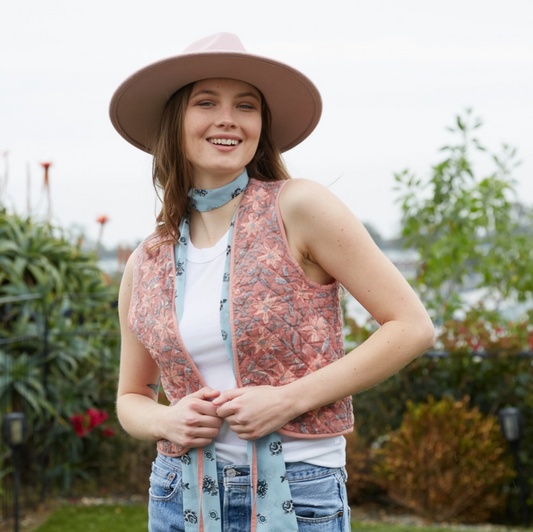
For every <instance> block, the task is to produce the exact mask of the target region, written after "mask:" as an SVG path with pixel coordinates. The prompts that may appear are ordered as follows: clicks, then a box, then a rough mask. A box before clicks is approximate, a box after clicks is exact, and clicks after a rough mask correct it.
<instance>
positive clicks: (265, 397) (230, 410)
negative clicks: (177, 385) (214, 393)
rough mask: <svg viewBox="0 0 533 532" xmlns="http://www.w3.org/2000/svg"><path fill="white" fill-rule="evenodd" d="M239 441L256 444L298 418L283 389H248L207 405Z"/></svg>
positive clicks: (235, 390) (227, 394) (230, 391)
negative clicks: (211, 407) (258, 440)
mask: <svg viewBox="0 0 533 532" xmlns="http://www.w3.org/2000/svg"><path fill="white" fill-rule="evenodd" d="M211 405H212V406H214V407H217V411H216V412H217V415H218V416H220V418H221V419H224V421H226V422H227V423H228V424H229V426H230V428H231V430H232V431H233V432H235V433H236V434H237V435H238V436H239V438H240V439H241V440H256V439H258V438H261V437H262V436H265V435H266V434H270V433H271V432H274V431H276V430H278V429H279V428H280V427H283V425H285V424H286V423H287V422H288V421H290V420H291V419H293V418H295V417H296V416H297V415H298V414H297V413H295V412H293V410H292V408H291V405H290V404H288V403H287V401H286V397H285V393H284V390H283V387H282V386H281V387H274V386H251V387H245V388H235V389H233V390H226V391H225V392H222V393H221V394H220V396H219V397H217V398H216V399H215V400H213V402H212V403H211Z"/></svg>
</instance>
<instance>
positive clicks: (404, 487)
mask: <svg viewBox="0 0 533 532" xmlns="http://www.w3.org/2000/svg"><path fill="white" fill-rule="evenodd" d="M505 453H506V442H505V440H504V439H503V437H502V436H501V434H500V429H499V426H498V422H497V420H496V419H495V418H494V417H491V416H483V415H482V414H481V413H480V412H479V409H477V408H473V409H470V408H469V399H468V397H465V398H464V399H463V400H461V401H456V400H454V399H453V398H451V397H446V398H443V399H441V400H440V401H438V402H436V401H435V400H434V398H433V397H430V398H429V401H428V402H427V403H425V404H419V405H415V404H414V403H412V402H409V403H408V405H407V412H406V414H405V415H404V418H403V423H402V425H401V426H400V428H399V429H398V430H397V431H395V432H393V433H391V434H390V437H389V440H388V441H387V442H386V444H385V445H384V446H383V448H382V449H381V450H379V451H378V455H379V457H380V458H381V460H380V462H379V463H378V465H376V467H375V472H376V474H377V475H378V477H379V478H381V479H382V482H383V485H384V486H385V487H386V489H387V492H388V495H389V497H390V498H391V499H393V500H394V501H395V502H397V503H399V504H401V505H403V506H405V507H406V508H409V509H411V510H414V511H415V512H416V513H417V514H419V515H421V516H423V517H427V518H429V519H433V520H435V521H449V520H452V519H461V520H462V521H483V520H485V519H486V518H487V517H488V516H489V515H490V514H491V513H492V512H493V511H494V510H495V509H498V508H501V507H502V506H503V505H504V504H505V494H504V493H503V490H502V488H503V487H504V486H505V485H506V484H508V483H509V481H510V480H511V479H512V478H513V477H514V471H513V468H512V467H511V465H510V462H509V460H508V459H506V457H505Z"/></svg>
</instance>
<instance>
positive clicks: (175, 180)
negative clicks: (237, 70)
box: [152, 83, 290, 243]
mask: <svg viewBox="0 0 533 532" xmlns="http://www.w3.org/2000/svg"><path fill="white" fill-rule="evenodd" d="M193 86H194V83H189V85H185V87H182V88H181V89H179V90H178V91H177V92H176V93H175V94H174V95H173V96H172V97H171V98H170V100H169V101H168V102H167V105H166V107H165V110H164V111H163V115H162V117H161V121H160V123H159V129H158V133H157V136H156V139H155V142H154V145H153V149H152V155H153V157H154V160H153V163H152V180H153V183H154V187H155V190H156V193H157V195H158V197H159V199H160V200H161V203H162V206H161V210H160V211H159V214H158V215H157V219H156V233H157V234H158V235H159V236H162V237H168V241H170V242H173V243H177V242H178V238H179V236H180V234H179V224H180V222H181V220H182V219H183V217H184V216H185V213H186V211H187V202H188V193H189V190H190V189H191V188H192V187H193V185H194V183H193V171H192V166H191V163H190V162H189V161H188V159H187V155H186V153H185V142H184V138H183V121H184V118H185V111H186V110H187V104H188V103H189V98H190V96H191V91H192V88H193ZM271 122H272V118H271V114H270V109H269V108H268V105H267V103H266V101H265V98H264V97H263V95H262V94H261V135H260V137H259V144H258V145H257V151H256V152H255V155H254V157H253V159H252V160H251V161H250V162H249V163H248V165H247V166H246V169H247V170H248V175H249V176H250V177H253V178H254V179H258V180H260V181H283V180H285V179H290V175H289V173H288V172H287V169H286V167H285V163H284V162H283V159H282V158H281V152H280V151H279V149H278V148H277V147H276V145H275V144H274V142H273V141H272V136H271Z"/></svg>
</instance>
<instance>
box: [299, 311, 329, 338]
mask: <svg viewBox="0 0 533 532" xmlns="http://www.w3.org/2000/svg"><path fill="white" fill-rule="evenodd" d="M308 323H309V325H306V326H305V327H302V331H304V332H306V333H309V334H310V338H309V341H310V342H319V341H321V340H324V339H325V338H326V335H327V331H328V324H327V322H326V320H325V319H324V318H322V317H321V316H311V317H310V318H309V322H308Z"/></svg>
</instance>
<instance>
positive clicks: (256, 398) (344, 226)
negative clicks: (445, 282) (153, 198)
mask: <svg viewBox="0 0 533 532" xmlns="http://www.w3.org/2000/svg"><path fill="white" fill-rule="evenodd" d="M280 209H281V213H282V217H283V222H284V224H285V228H286V230H287V236H288V239H289V243H290V247H291V250H292V251H293V254H294V255H295V257H296V258H297V260H298V262H300V264H301V265H302V267H303V268H304V271H306V273H308V275H309V274H310V275H313V276H316V277H318V278H320V277H321V278H327V279H330V278H331V277H332V278H335V279H337V280H338V281H339V282H340V283H342V284H343V286H344V287H345V288H346V289H347V290H348V291H349V292H350V293H351V294H352V295H353V296H354V297H355V298H356V299H357V300H358V301H359V302H360V303H361V304H362V305H363V306H364V307H365V308H366V309H367V310H368V312H370V314H371V315H372V316H373V317H374V318H375V319H376V321H377V322H378V323H379V324H380V325H381V327H380V328H379V330H378V331H376V333H374V334H373V335H372V336H371V337H370V338H369V339H368V340H367V341H366V342H364V343H363V344H362V345H360V346H358V347H357V348H356V349H354V350H353V351H351V352H350V353H348V354H347V355H346V356H345V357H344V358H342V359H341V360H338V361H336V362H334V363H332V364H330V365H329V366H326V367H324V368H322V369H320V370H318V371H316V372H314V373H311V374H310V375H307V376H306V377H303V378H302V379H299V380H298V381H295V382H293V383H291V384H288V385H286V386H282V387H279V388H272V387H257V388H245V389H239V390H229V391H227V392H224V393H223V394H222V395H221V396H220V397H219V398H218V399H216V400H215V401H214V402H213V403H214V404H215V405H217V406H220V408H219V409H218V414H219V415H220V416H223V417H226V420H227V421H228V423H230V426H232V429H233V430H235V432H237V433H238V434H239V436H240V437H241V438H243V439H253V438H256V437H258V436H260V435H263V434H265V433H266V432H263V431H264V430H266V431H267V432H271V431H272V430H276V429H278V428H280V427H281V426H283V425H284V424H285V423H287V422H288V421H290V420H291V419H293V418H295V417H297V416H298V415H301V414H303V413H305V412H308V411H310V410H313V409H315V408H318V407H320V406H324V405H327V404H330V403H332V402H334V401H337V400H339V399H342V398H343V397H347V396H350V395H354V394H357V393H359V392H361V391H363V390H365V389H367V388H369V387H371V386H373V385H375V384H377V383H379V382H381V381H382V380H384V379H386V378H388V377H390V376H391V375H393V374H394V373H396V372H397V371H398V370H400V369H401V368H402V367H404V366H405V365H406V364H408V363H409V362H410V361H411V360H412V359H413V358H415V357H417V356H418V355H420V354H421V353H423V352H424V351H425V350H427V349H428V348H430V347H431V346H432V345H433V342H434V329H433V325H432V323H431V320H430V318H429V316H428V314H427V312H426V310H425V309H424V307H423V305H422V303H421V302H420V300H419V299H418V297H417V296H416V294H415V293H414V292H413V290H412V289H411V287H410V286H409V284H408V283H407V282H406V281H405V279H404V278H403V277H402V275H401V274H400V273H399V272H398V270H397V269H396V268H395V267H394V266H393V265H392V263H391V262H390V261H389V260H388V259H387V258H386V257H385V256H384V255H383V253H382V252H381V251H380V250H379V248H378V247H377V246H376V245H375V243H374V242H373V241H372V239H371V237H370V236H369V235H368V233H367V231H366V230H365V228H364V227H363V225H362V224H361V223H360V222H359V221H358V220H357V219H356V218H355V216H354V215H353V214H352V213H351V212H350V210H349V209H348V208H347V207H346V206H345V205H344V204H343V203H342V202H341V201H340V200H339V199H338V198H337V197H336V196H335V195H333V194H332V193H331V192H329V191H328V190H327V189H326V188H324V187H322V186H321V185H319V184H318V183H315V182H312V181H306V180H295V181H292V182H289V183H287V185H285V187H284V189H283V191H282V195H281V198H280ZM245 395H246V397H244V396H245ZM266 400H268V401H269V404H271V405H273V406H272V408H269V409H268V410H269V412H265V413H260V411H261V408H260V403H261V402H264V401H266ZM225 401H227V402H226V403H225V404H224V402H225ZM262 410H265V409H264V408H263V409H262ZM232 423H234V425H232ZM237 423H238V424H237Z"/></svg>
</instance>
